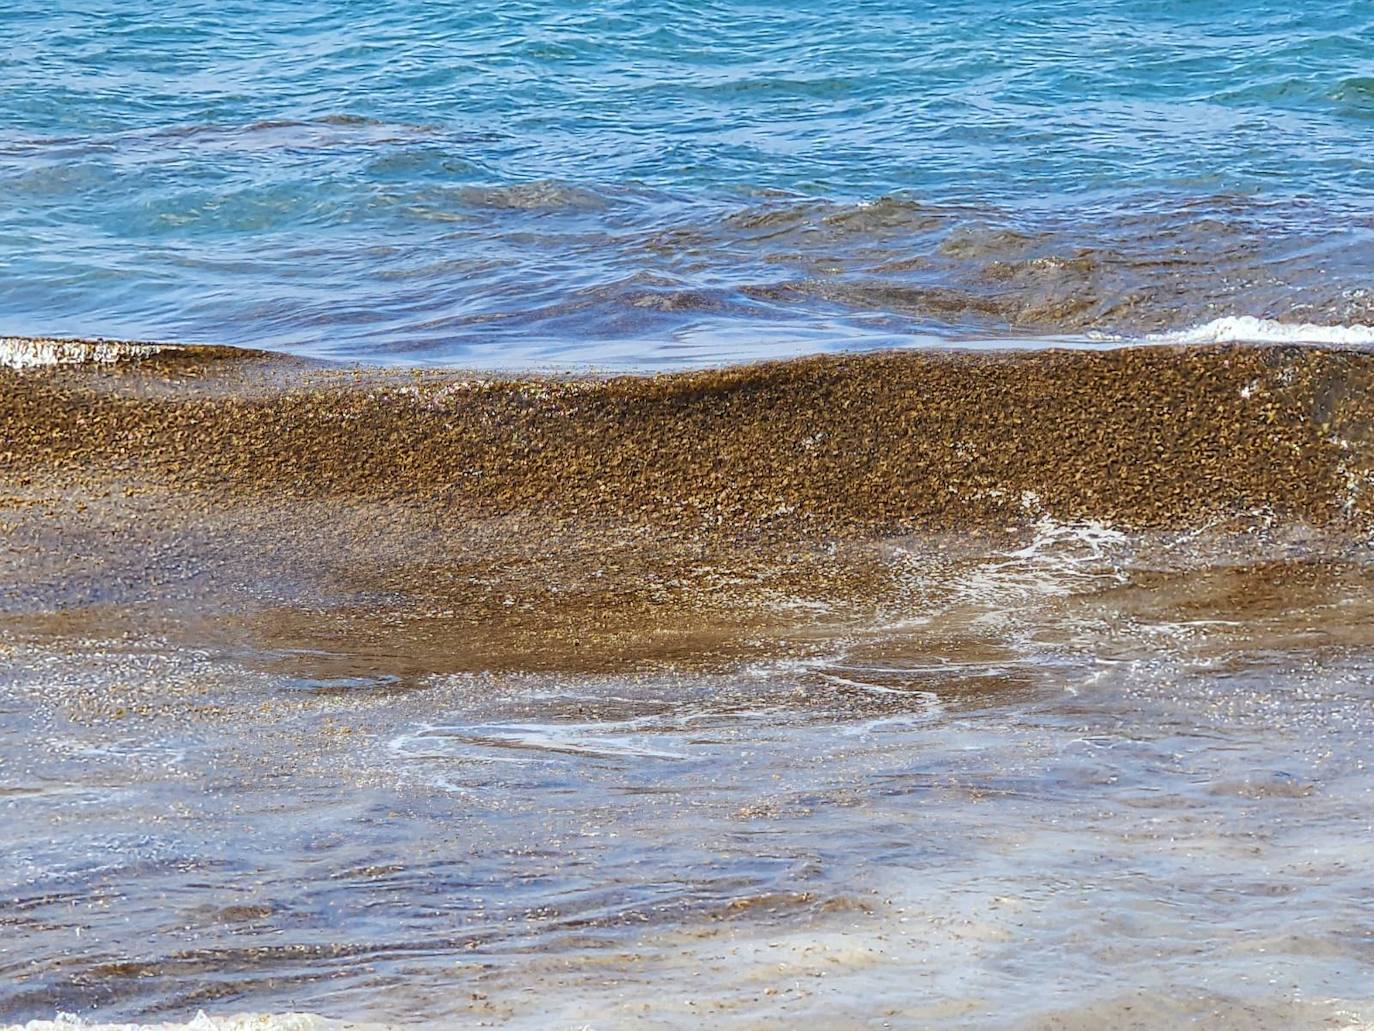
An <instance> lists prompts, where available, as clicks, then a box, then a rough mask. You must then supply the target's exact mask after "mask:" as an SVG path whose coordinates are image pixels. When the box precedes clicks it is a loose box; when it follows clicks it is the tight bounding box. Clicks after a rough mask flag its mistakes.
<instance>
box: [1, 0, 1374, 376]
mask: <svg viewBox="0 0 1374 1031" xmlns="http://www.w3.org/2000/svg"><path fill="white" fill-rule="evenodd" d="M0 40H3V42H2V43H0V47H3V48H4V50H3V53H4V58H5V60H4V68H5V70H4V76H3V78H0V263H2V264H0V334H53V335H96V336H108V337H132V338H142V339H177V340H205V341H216V342H226V343H237V344H252V345H258V346H266V347H272V348H279V349H285V350H290V351H296V352H300V353H307V354H314V355H324V356H338V357H348V358H362V359H376V360H423V361H445V362H457V363H466V364H479V365H482V364H496V365H501V364H507V365H510V364H514V365H522V364H524V365H539V364H546V363H554V362H560V363H566V362H571V363H574V364H578V363H591V364H619V363H627V364H640V365H666V364H673V363H678V362H700V361H714V360H729V359H734V358H741V357H757V356H763V355H772V354H786V353H796V352H799V351H808V350H820V349H830V348H843V347H852V346H873V345H882V344H887V343H904V342H911V341H918V342H919V341H925V340H940V339H950V338H965V337H980V338H984V337H994V338H995V337H1000V336H1007V335H1029V336H1062V335H1070V336H1072V335H1081V334H1085V333H1096V332H1106V333H1125V334H1130V333H1135V332H1146V331H1152V330H1158V329H1169V328H1178V327H1179V326H1182V325H1188V324H1191V323H1192V322H1195V321H1197V320H1198V319H1201V318H1207V317H1215V316H1217V315H1220V314H1231V313H1236V314H1259V315H1267V316H1270V317H1279V318H1288V317H1291V318H1295V319H1297V318H1302V319H1307V320H1316V321H1328V322H1331V321H1341V320H1347V321H1348V320H1351V319H1358V318H1362V317H1364V316H1365V315H1366V314H1367V313H1369V312H1371V311H1374V302H1371V301H1369V300H1368V298H1367V294H1366V293H1365V292H1364V291H1365V289H1366V287H1367V286H1368V285H1369V284H1370V283H1371V282H1372V281H1374V280H1372V279H1371V276H1370V272H1371V269H1374V259H1372V258H1371V250H1374V248H1371V244H1370V234H1371V226H1374V5H1370V4H1368V3H1365V2H1361V0H1334V2H1328V3H1322V4H1302V3H1297V4H1295V3H1292V2H1285V3H1280V2H1277V0H1188V2H1183V0H1176V2H1162V0H1104V2H1095V3H1091V4H1089V3H1082V2H1076V0H1024V2H1020V3H1007V2H1000V0H998V2H994V0H970V2H966V3H953V4H935V3H913V2H899V0H863V2H858V3H851V4H847V5H836V4H830V3H821V2H819V0H786V2H753V3H706V4H703V3H692V4H686V3H672V2H663V0H656V2H643V0H637V2H634V3H629V2H625V3H594V4H593V3H588V4H568V3H544V4H531V3H499V4H498V3H490V2H482V0H478V2H475V3H467V4H447V3H445V4H440V3H426V2H420V0H391V2H385V3H384V2H367V3H361V2H353V3H350V2H338V0H335V2H329V3H323V2H297V0H291V2H286V0H251V2H216V3H208V2H183V3H176V4H166V3H152V2H150V0H126V2H121V3H113V2H104V3H91V2H86V3H81V2H74V0H56V2H55V3H50V4H39V3H36V2H30V0H20V2H19V3H17V4H9V5H5V6H4V7H3V8H2V9H0Z"/></svg>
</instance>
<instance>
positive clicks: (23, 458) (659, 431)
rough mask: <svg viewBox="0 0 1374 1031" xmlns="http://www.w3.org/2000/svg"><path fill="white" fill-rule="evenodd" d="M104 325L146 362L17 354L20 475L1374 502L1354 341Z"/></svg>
mask: <svg viewBox="0 0 1374 1031" xmlns="http://www.w3.org/2000/svg"><path fill="white" fill-rule="evenodd" d="M34 346H35V347H37V345H34ZM99 348H104V349H103V350H100V349H97V351H96V352H95V354H96V355H97V356H98V357H102V358H109V357H112V356H116V355H119V354H124V355H126V356H130V357H137V358H140V359H142V360H141V361H140V362H138V363H137V364H135V365H133V366H131V367H129V368H128V369H126V370H124V371H115V372H107V371H102V370H97V369H91V368H83V369H79V370H69V371H61V370H48V371H47V372H42V371H33V370H31V371H27V372H24V371H14V370H11V371H8V372H6V373H4V374H3V375H4V380H3V410H2V420H0V421H3V427H4V432H3V438H4V442H5V443H4V451H3V454H0V460H2V462H0V473H2V474H3V476H4V478H5V479H6V480H7V481H9V482H10V483H14V482H16V481H17V480H20V479H22V480H25V481H29V480H32V479H35V478H43V479H47V478H56V479H58V480H64V479H71V480H81V479H83V478H91V477H93V476H102V475H116V476H120V477H132V478H148V479H152V480H155V481H157V482H159V483H164V484H170V485H174V486H176V487H177V488H179V489H183V490H188V491H194V492H198V493H205V494H210V495H225V496H230V497H239V498H245V497H275V496H281V495H283V494H285V495H290V496H293V497H314V498H330V497H356V498H368V499H377V498H391V499H402V500H406V501H408V502H411V503H414V504H419V505H424V506H431V507H436V508H438V509H440V510H442V511H443V512H445V513H448V514H449V515H450V516H451V517H452V518H455V519H458V518H477V517H482V518H489V517H494V516H504V515H508V514H511V513H513V512H540V513H544V514H550V515H556V516H558V517H560V518H566V519H574V520H581V521H584V522H595V523H598V524H601V523H616V524H625V525H640V526H657V527H663V528H671V529H673V530H676V531H682V532H690V533H709V534H712V535H730V536H736V537H738V536H749V535H758V534H765V535H779V534H780V535H783V536H786V535H789V534H808V535H814V534H827V533H865V534H877V533H883V534H889V533H900V532H908V531H914V530H922V529H932V528H959V527H967V526H978V525H1000V524H1003V523H1005V522H1006V521H1008V520H1013V521H1015V520H1018V519H1026V518H1028V517H1029V518H1036V517H1038V516H1039V515H1041V514H1044V513H1049V514H1052V515H1054V516H1056V517H1060V518H1080V517H1091V518H1100V519H1106V520H1111V521H1116V522H1120V523H1123V524H1126V525H1141V526H1151V525H1166V524H1189V523H1195V522H1198V521H1200V520H1205V519H1210V518H1215V517H1219V516H1225V515H1237V514H1241V513H1256V512H1265V513H1269V514H1270V515H1272V516H1274V517H1280V518H1283V517H1289V518H1295V519H1302V520H1305V521H1308V522H1314V523H1329V522H1332V521H1333V520H1341V519H1364V518H1366V517H1367V516H1368V515H1369V513H1370V505H1371V489H1372V486H1371V481H1370V470H1371V468H1374V465H1372V464H1371V443H1370V426H1371V421H1372V420H1374V391H1371V374H1372V373H1374V357H1370V356H1367V355H1365V354H1362V353H1357V352H1352V351H1341V350H1334V349H1316V348H1297V347H1283V348H1280V347H1270V348H1246V347H1224V346H1217V347H1160V348H1138V349H1121V350H1115V351H1107V352H1081V351H1080V352H1070V351H1044V352H1022V353H1012V352H1004V353H985V354H975V353H915V352H893V353H884V354H876V355H869V356H845V357H818V358H810V359H803V360H796V361H791V362H783V363H775V364H765V365H758V366H745V367H736V368H727V369H723V370H712V371H701V372H691V373H684V374H677V375H670V376H658V377H619V378H614V379H576V378H472V377H470V376H464V375H460V374H456V373H449V372H418V371H361V370H353V371H340V370H331V369H323V368H310V367H307V366H302V365H299V364H297V363H293V362H291V361H289V360H280V361H271V360H269V361H266V362H265V363H264V362H257V363H243V362H240V363H234V362H228V363H225V362H211V361H209V360H208V359H207V356H206V352H202V351H194V350H192V351H185V352H182V351H175V350H173V351H164V352H152V351H149V350H148V349H146V348H145V347H143V345H137V346H134V347H131V348H128V349H125V350H123V351H120V350H119V349H118V348H116V347H115V346H114V345H99ZM214 353H216V354H218V355H220V356H221V357H222V355H223V354H224V353H225V352H214ZM229 353H232V352H229ZM249 367H252V368H254V369H256V370H257V371H255V372H254V373H253V375H252V376H249V375H248V374H247V372H246V371H245V370H246V369H247V368H249ZM264 368H266V369H270V373H267V372H264Z"/></svg>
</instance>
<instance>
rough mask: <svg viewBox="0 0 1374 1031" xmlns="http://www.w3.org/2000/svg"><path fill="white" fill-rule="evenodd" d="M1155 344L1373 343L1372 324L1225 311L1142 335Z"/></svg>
mask: <svg viewBox="0 0 1374 1031" xmlns="http://www.w3.org/2000/svg"><path fill="white" fill-rule="evenodd" d="M1146 339H1147V340H1148V341H1150V342H1151V343H1159V344H1241V343H1244V344H1258V343H1266V344H1267V343H1273V344H1328V345H1337V346H1351V347H1358V346H1365V345H1374V326H1367V325H1363V324H1360V323H1356V324H1355V325H1350V326H1322V325H1317V324H1316V323H1312V322H1303V323H1293V322H1279V321H1278V320H1276V319H1261V318H1256V317H1255V316H1253V315H1229V316H1227V317H1226V318H1221V319H1213V320H1212V321H1211V322H1208V323H1205V324H1203V325H1201V326H1194V327H1192V328H1191V329H1184V330H1179V331H1177V332H1173V333H1154V334H1151V335H1150V336H1148V337H1146Z"/></svg>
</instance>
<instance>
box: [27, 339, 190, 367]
mask: <svg viewBox="0 0 1374 1031" xmlns="http://www.w3.org/2000/svg"><path fill="white" fill-rule="evenodd" d="M168 346H169V345H166V344H131V343H126V342H124V341H120V340H46V339H36V338H32V337H0V365H3V366H7V367H8V368H11V369H33V368H40V367H43V366H48V365H85V364H91V363H97V364H102V365H108V364H110V363H113V362H120V361H126V360H128V359H130V358H147V357H148V356H149V355H154V354H157V353H158V352H159V351H165V350H167V349H168Z"/></svg>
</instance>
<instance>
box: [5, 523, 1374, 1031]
mask: <svg viewBox="0 0 1374 1031" xmlns="http://www.w3.org/2000/svg"><path fill="white" fill-rule="evenodd" d="M894 548H895V550H894V552H893V561H894V562H895V563H896V568H897V570H898V572H899V574H900V578H901V580H902V582H903V583H904V584H905V589H904V591H903V593H902V596H901V598H900V600H898V601H896V602H894V603H893V604H892V605H891V606H889V607H888V609H887V610H886V611H884V612H883V613H882V614H880V615H879V616H877V617H875V618H872V619H869V620H867V621H865V622H863V623H854V622H852V621H844V620H839V619H838V618H837V619H836V620H835V621H834V623H833V624H832V625H827V624H826V621H825V619H824V618H822V619H821V620H819V621H813V622H812V623H811V624H810V626H809V629H807V630H806V631H805V632H804V633H801V636H800V637H799V638H798V640H797V641H796V642H794V645H796V646H795V647H793V648H791V649H790V650H789V656H790V657H788V658H785V659H784V658H779V659H765V660H761V661H751V662H747V663H744V664H738V663H737V664H729V665H727V666H725V667H722V668H721V669H720V670H719V671H717V672H702V673H688V672H682V671H674V670H672V669H671V668H668V669H661V670H659V671H656V672H655V671H652V670H650V671H645V672H639V673H626V674H623V675H622V674H605V675H593V676H587V675H582V676H576V677H569V676H562V675H558V674H538V675H536V674H517V673H511V674H498V673H489V674H481V673H474V674H458V675H455V674H451V673H426V672H424V670H423V669H417V668H416V663H417V661H422V660H419V659H417V657H416V653H415V652H414V651H413V650H407V649H406V648H405V647H404V645H403V644H402V642H404V641H405V640H407V634H408V633H412V632H413V631H412V630H408V629H407V628H408V627H412V626H413V625H414V621H415V620H423V619H426V618H431V617H432V614H421V613H412V614H411V615H410V616H409V617H407V616H406V615H405V613H404V609H402V610H397V609H395V608H387V607H385V606H384V607H382V608H380V609H378V611H377V614H376V617H375V625H373V624H368V623H366V622H364V623H360V624H354V626H353V631H352V634H351V636H349V637H345V638H340V637H339V635H338V634H337V633H335V632H331V633H328V634H326V633H324V632H323V631H321V633H320V636H319V637H318V639H316V640H314V641H311V642H306V643H302V642H301V641H300V640H296V641H295V643H294V645H293V646H291V647H286V646H284V645H283V642H282V641H281V640H279V639H274V637H273V634H272V631H271V630H270V629H260V630H259V632H258V633H257V634H256V635H254V634H245V633H244V632H243V630H242V628H243V626H244V625H245V624H244V623H243V622H242V621H241V620H240V619H239V614H238V613H236V614H234V615H232V616H231V615H230V614H229V612H228V610H227V609H226V610H219V611H218V614H216V609H215V607H214V606H213V605H209V604H207V603H206V601H205V598H204V596H202V598H201V601H199V602H197V603H195V604H189V603H188V602H187V601H186V599H185V598H182V600H181V601H180V602H179V603H177V604H169V609H168V611H167V612H166V613H164V615H163V619H162V621H161V622H160V623H155V622H154V621H153V620H151V619H141V620H140V622H141V624H142V625H144V626H154V625H156V626H159V627H160V628H161V629H160V632H158V633H148V632H141V631H140V630H139V629H138V624H132V625H131V624H130V623H129V622H128V619H127V616H124V617H121V616H120V614H119V612H118V611H117V610H110V609H108V608H104V609H102V608H101V607H100V606H99V605H96V606H94V607H92V608H87V609H86V610H84V613H83V612H82V611H75V610H73V611H68V613H67V615H66V616H65V617H63V619H62V620H56V621H44V620H43V619H41V618H36V617H35V614H34V613H33V612H32V611H30V612H28V613H27V614H25V613H24V612H21V611H19V610H11V611H10V613H9V615H8V616H7V617H6V620H5V625H4V627H3V635H4V636H3V639H2V640H3V644H4V648H5V651H6V657H7V659H8V660H9V661H8V662H7V663H6V664H5V666H4V672H3V673H0V721H3V729H4V733H3V735H0V742H3V745H0V747H2V748H3V753H0V769H3V771H4V787H3V797H0V808H3V810H4V813H5V826H6V828H7V840H6V849H5V852H4V854H3V856H4V857H3V861H0V877H3V881H4V884H3V888H2V889H0V894H2V895H3V896H4V897H5V898H6V899H8V900H10V901H9V903H8V904H7V905H6V906H5V907H4V910H3V913H2V914H0V920H3V922H4V924H5V925H6V934H5V941H4V944H3V945H0V1018H8V1019H12V1020H25V1019H32V1018H36V1017H51V1016H52V1014H53V1013H55V1012H58V1011H72V1012H77V1013H81V1014H83V1015H85V1016H87V1017H90V1018H92V1019H95V1018H99V1019H103V1020H117V1019H118V1020H123V1019H133V1018H135V1017H137V1018H142V1019H148V1020H151V1019H154V1018H159V1019H162V1018H166V1019H172V1018H175V1019H187V1018H188V1017H190V1016H192V1015H193V1014H194V1013H195V1011H196V1010H197V1009H199V1008H206V1009H209V1010H213V1011H215V1012H220V1013H227V1012H240V1011H268V1012H283V1011H295V1010H308V1011H313V1012H317V1013H321V1014H326V1015H329V1016H336V1017H347V1018H350V1019H355V1020H372V1021H378V1022H396V1023H410V1022H414V1021H417V1020H420V1021H426V1022H434V1023H436V1024H438V1025H445V1024H450V1023H451V1022H452V1021H454V1020H456V1019H459V1018H471V1019H474V1020H487V1021H497V1022H502V1023H503V1024H508V1025H510V1026H532V1027H547V1026H568V1027H574V1026H583V1025H587V1024H591V1025H593V1026H603V1025H607V1024H609V1025H619V1024H622V1023H630V1022H635V1023H640V1024H644V1025H645V1026H664V1025H674V1026H676V1025H682V1024H687V1023H696V1022H698V1021H700V1020H703V1019H707V1020H709V1019H712V1018H717V1019H719V1018H722V1017H726V1016H728V1017H730V1018H732V1019H733V1020H734V1021H735V1022H737V1023H740V1024H742V1025H746V1026H748V1025H751V1024H755V1023H757V1024H759V1025H760V1026H765V1025H767V1026H771V1024H770V1023H769V1022H770V1021H777V1020H785V1021H789V1022H795V1021H820V1020H824V1021H826V1022H827V1023H828V1024H830V1025H833V1026H873V1025H874V1024H877V1025H883V1024H885V1023H886V1024H891V1025H893V1026H913V1025H915V1026H922V1027H945V1026H949V1027H1007V1026H1015V1027H1048V1026H1056V1027H1075V1026H1082V1027H1096V1026H1102V1025H1103V1024H1104V1023H1108V1024H1119V1023H1123V1022H1126V1021H1128V1020H1135V1021H1138V1022H1139V1025H1138V1026H1148V1027H1163V1026H1179V1025H1183V1024H1189V1023H1198V1024H1202V1025H1205V1026H1208V1027H1237V1028H1242V1027H1243V1028H1255V1027H1275V1028H1278V1027H1283V1028H1290V1027H1359V1026H1367V1024H1368V1022H1369V1021H1371V1020H1374V988H1372V986H1374V916H1372V915H1371V914H1374V897H1371V891H1370V888H1369V884H1368V877H1367V871H1368V868H1369V864H1370V862H1371V861H1372V860H1374V855H1371V842H1374V836H1371V829H1374V828H1371V817H1370V812H1371V808H1370V802H1371V793H1372V792H1374V765H1371V763H1374V754H1372V753H1371V745H1370V742H1371V741H1374V733H1371V732H1372V731H1374V725H1371V718H1372V714H1374V709H1371V705H1370V702H1371V691H1372V690H1374V637H1372V636H1371V634H1370V627H1372V626H1374V618H1371V617H1374V613H1371V611H1370V604H1371V603H1370V599H1371V597H1374V593H1371V586H1374V565H1372V564H1371V562H1370V558H1371V555H1370V552H1369V551H1368V547H1367V545H1366V544H1362V543H1360V542H1358V541H1354V542H1352V541H1349V540H1344V541H1342V540H1338V539H1334V538H1323V537H1319V536H1313V535H1310V534H1307V535H1304V534H1295V533H1294V532H1292V531H1279V530H1273V531H1259V532H1252V533H1248V534H1240V535H1239V536H1225V537H1223V536H1221V535H1219V534H1207V533H1197V532H1194V533H1190V534H1178V535H1166V536H1153V537H1149V538H1146V537H1143V536H1130V535H1126V534H1122V533H1119V532H1116V531H1113V530H1111V529H1109V528H1106V527H1102V526H1095V525H1091V524H1078V525H1074V524H1060V523H1055V522H1053V521H1052V520H1048V519H1047V520H1045V521H1042V523H1041V524H1040V525H1039V527H1038V528H1037V529H1036V530H1035V531H1034V532H1033V533H1032V534H1030V535H1028V536H1027V537H1026V538H1025V539H1024V540H1023V541H1022V542H1021V543H1020V544H1019V545H1016V546H1012V547H1008V548H999V549H996V550H984V551H983V552H982V553H978V552H977V551H976V550H975V551H974V552H972V553H968V552H964V553H963V554H962V556H961V557H951V556H952V555H954V554H955V553H945V552H940V551H939V550H938V549H936V550H932V549H931V548H929V547H926V546H921V545H918V544H917V543H916V542H910V541H909V542H906V543H904V544H896V545H894ZM937 554H945V556H946V557H945V558H942V559H938V560H937V559H935V558H932V556H933V555H937ZM221 600H223V599H221ZM232 600H233V607H234V608H236V609H239V610H240V611H241V610H242V608H243V606H245V605H248V606H250V607H251V605H252V592H251V591H249V592H244V591H242V590H239V591H237V592H235V593H234V595H233V599H232ZM197 613H198V614H197ZM145 615H146V613H145ZM247 625H253V624H252V623H251V621H250V622H249V623H248V624H247ZM321 625H324V624H321ZM260 626H261V624H260ZM226 630H227V631H228V632H226ZM388 639H390V641H391V642H392V643H391V649H390V650H388V648H387V647H386V646H385V645H384V644H379V642H385V641H387V640H388Z"/></svg>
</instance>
